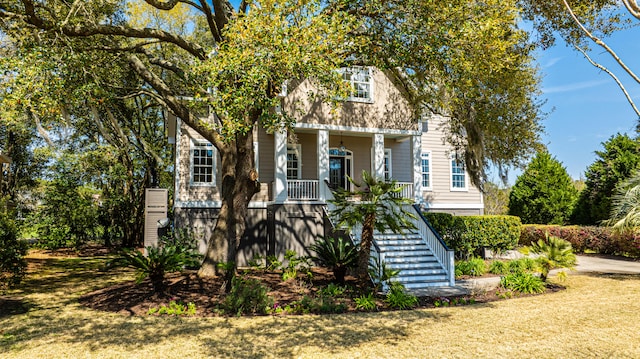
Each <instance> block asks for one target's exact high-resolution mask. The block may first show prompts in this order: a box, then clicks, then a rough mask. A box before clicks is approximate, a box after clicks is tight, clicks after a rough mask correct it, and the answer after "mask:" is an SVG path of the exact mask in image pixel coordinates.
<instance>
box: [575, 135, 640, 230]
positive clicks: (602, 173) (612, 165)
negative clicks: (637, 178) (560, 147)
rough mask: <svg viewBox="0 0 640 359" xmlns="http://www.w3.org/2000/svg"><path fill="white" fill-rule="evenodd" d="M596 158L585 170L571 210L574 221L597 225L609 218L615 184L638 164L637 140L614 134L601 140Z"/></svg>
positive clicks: (638, 149) (638, 150)
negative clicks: (600, 148)
mask: <svg viewBox="0 0 640 359" xmlns="http://www.w3.org/2000/svg"><path fill="white" fill-rule="evenodd" d="M602 147H603V149H602V150H600V151H596V152H595V154H596V160H595V161H594V162H593V163H592V164H591V165H589V167H588V168H587V171H586V172H585V188H584V189H583V190H582V191H581V192H580V197H579V198H578V201H577V202H576V206H575V208H574V210H573V215H572V217H571V221H572V222H573V223H576V224H588V225H598V224H600V222H601V221H603V220H605V219H608V218H609V215H610V213H611V210H612V208H611V200H612V197H613V195H614V194H615V190H616V187H617V186H618V185H620V184H621V183H622V182H623V181H624V180H626V179H628V178H629V177H630V176H631V175H633V174H634V173H635V171H636V170H637V168H638V166H639V165H640V139H639V138H638V137H635V138H632V137H630V136H629V135H626V134H619V133H618V134H616V135H614V136H611V137H610V138H609V139H608V140H607V141H605V142H603V143H602Z"/></svg>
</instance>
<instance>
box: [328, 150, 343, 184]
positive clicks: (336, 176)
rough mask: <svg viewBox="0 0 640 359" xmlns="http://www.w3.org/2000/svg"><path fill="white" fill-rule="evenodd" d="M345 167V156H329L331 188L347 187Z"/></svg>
mask: <svg viewBox="0 0 640 359" xmlns="http://www.w3.org/2000/svg"><path fill="white" fill-rule="evenodd" d="M345 167H346V166H345V158H344V157H329V186H330V187H331V188H333V189H336V188H347V186H346V185H347V181H346V177H345V174H346V172H345Z"/></svg>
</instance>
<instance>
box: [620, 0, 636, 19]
mask: <svg viewBox="0 0 640 359" xmlns="http://www.w3.org/2000/svg"><path fill="white" fill-rule="evenodd" d="M622 3H623V4H624V6H625V7H626V8H627V10H629V12H630V13H631V15H633V17H635V18H637V19H639V20H640V5H638V2H637V1H636V0H622Z"/></svg>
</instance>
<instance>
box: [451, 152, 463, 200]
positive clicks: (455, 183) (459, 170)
mask: <svg viewBox="0 0 640 359" xmlns="http://www.w3.org/2000/svg"><path fill="white" fill-rule="evenodd" d="M466 189H467V172H466V170H465V168H464V161H463V160H462V159H461V158H459V157H458V155H457V154H452V155H451V190H452V191H455V190H458V191H460V190H463V191H464V190H466Z"/></svg>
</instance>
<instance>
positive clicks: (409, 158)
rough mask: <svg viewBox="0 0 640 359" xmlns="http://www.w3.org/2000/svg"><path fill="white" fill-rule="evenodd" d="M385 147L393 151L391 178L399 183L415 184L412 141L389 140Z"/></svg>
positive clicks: (405, 138)
mask: <svg viewBox="0 0 640 359" xmlns="http://www.w3.org/2000/svg"><path fill="white" fill-rule="evenodd" d="M384 147H385V148H389V149H391V178H393V179H395V180H397V181H399V182H413V153H412V151H411V139H410V138H409V137H402V138H398V139H387V140H385V141H384Z"/></svg>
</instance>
